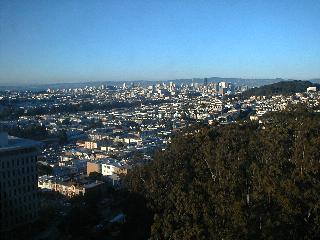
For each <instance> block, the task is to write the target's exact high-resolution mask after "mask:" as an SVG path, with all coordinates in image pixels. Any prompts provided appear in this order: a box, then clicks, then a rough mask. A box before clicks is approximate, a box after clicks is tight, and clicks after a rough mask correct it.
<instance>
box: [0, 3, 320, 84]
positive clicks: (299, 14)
mask: <svg viewBox="0 0 320 240" xmlns="http://www.w3.org/2000/svg"><path fill="white" fill-rule="evenodd" d="M0 9H1V10H0V19H1V21H0V85H10V84H14V85H19V84H44V83H63V82H85V81H91V80H92V81H112V80H119V81H124V80H127V81H133V80H169V79H183V78H193V77H200V78H203V77H208V76H220V77H235V78H278V77H279V78H290V79H303V80H307V79H313V78H319V77H320V70H319V66H320V58H319V55H320V46H319V44H318V43H319V42H320V31H319V30H320V22H319V21H318V19H319V17H318V12H319V10H320V2H319V1H303V2H302V1H281V2H276V1H268V2H265V3H262V2H260V3H259V2H257V1H240V2H237V1H215V2H211V3H209V2H206V1H201V2H197V3H191V2H188V3H184V4H182V3H179V2H178V1H170V2H169V1H162V2H147V1H138V2H136V1H134V2H133V1H125V2H121V4H120V3H119V2H117V1H108V2H102V1H101V2H100V1H90V3H88V2H83V1H68V2H67V3H66V2H63V1H55V2H50V3H49V2H46V3H45V2H42V1H30V2H28V3H23V2H19V1H1V3H0Z"/></svg>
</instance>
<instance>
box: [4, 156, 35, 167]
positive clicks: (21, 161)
mask: <svg viewBox="0 0 320 240" xmlns="http://www.w3.org/2000/svg"><path fill="white" fill-rule="evenodd" d="M14 156H15V155H14ZM36 162H37V157H36V156H30V157H21V158H15V159H8V160H5V159H2V160H1V167H2V169H4V168H11V167H19V166H23V165H29V164H33V163H36Z"/></svg>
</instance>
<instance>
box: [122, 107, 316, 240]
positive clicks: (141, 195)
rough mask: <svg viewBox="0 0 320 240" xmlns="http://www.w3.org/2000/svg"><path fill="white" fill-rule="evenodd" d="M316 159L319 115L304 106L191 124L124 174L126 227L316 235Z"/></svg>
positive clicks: (196, 234) (175, 232)
mask: <svg viewBox="0 0 320 240" xmlns="http://www.w3.org/2000/svg"><path fill="white" fill-rule="evenodd" d="M319 161H320V116H319V115H318V114H315V113H311V112H308V111H303V112H301V111H293V110H292V111H288V112H282V113H275V114H272V115H267V116H266V117H265V118H264V119H263V123H262V124H258V123H252V122H243V123H237V124H230V125H223V126H215V127H210V128H209V127H203V126H202V127H198V128H192V129H190V130H189V131H184V132H182V133H181V134H180V135H178V136H177V137H176V138H175V139H173V142H172V144H171V145H170V146H169V147H168V149H167V150H165V151H161V152H158V153H157V154H156V155H155V159H154V161H153V162H152V163H150V164H147V165H145V166H141V167H137V168H135V169H134V170H133V171H131V172H130V173H129V174H128V176H127V178H126V181H125V184H126V187H127V188H128V191H129V197H128V205H127V209H126V214H127V215H128V219H127V220H128V221H127V224H126V226H125V228H126V231H127V232H130V234H131V235H130V238H131V239H177V240H178V239H316V238H317V237H318V236H320V201H319V199H320V171H319V170H320V162H319ZM129 200H130V202H129ZM137 229H139V231H137ZM142 231H143V232H142ZM137 232H139V233H137ZM137 234H138V235H137Z"/></svg>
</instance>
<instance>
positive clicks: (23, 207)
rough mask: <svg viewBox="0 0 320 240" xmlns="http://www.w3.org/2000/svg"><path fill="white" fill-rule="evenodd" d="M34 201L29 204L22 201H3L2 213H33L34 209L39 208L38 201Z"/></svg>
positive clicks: (0, 210)
mask: <svg viewBox="0 0 320 240" xmlns="http://www.w3.org/2000/svg"><path fill="white" fill-rule="evenodd" d="M19 200H21V199H19ZM32 200H33V201H30V202H29V203H28V204H26V202H22V201H12V200H10V201H3V203H2V204H1V207H0V212H1V213H3V214H6V213H8V212H11V211H15V212H16V214H17V213H19V212H27V211H31V210H32V209H36V208H37V206H38V204H37V201H36V199H32Z"/></svg>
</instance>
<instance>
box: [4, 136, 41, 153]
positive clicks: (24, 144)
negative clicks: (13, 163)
mask: <svg viewBox="0 0 320 240" xmlns="http://www.w3.org/2000/svg"><path fill="white" fill-rule="evenodd" d="M41 145H42V143H41V142H38V141H34V140H30V139H24V138H18V137H13V136H8V144H6V145H4V146H0V152H5V151H11V150H17V149H24V148H32V147H40V146H41Z"/></svg>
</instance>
